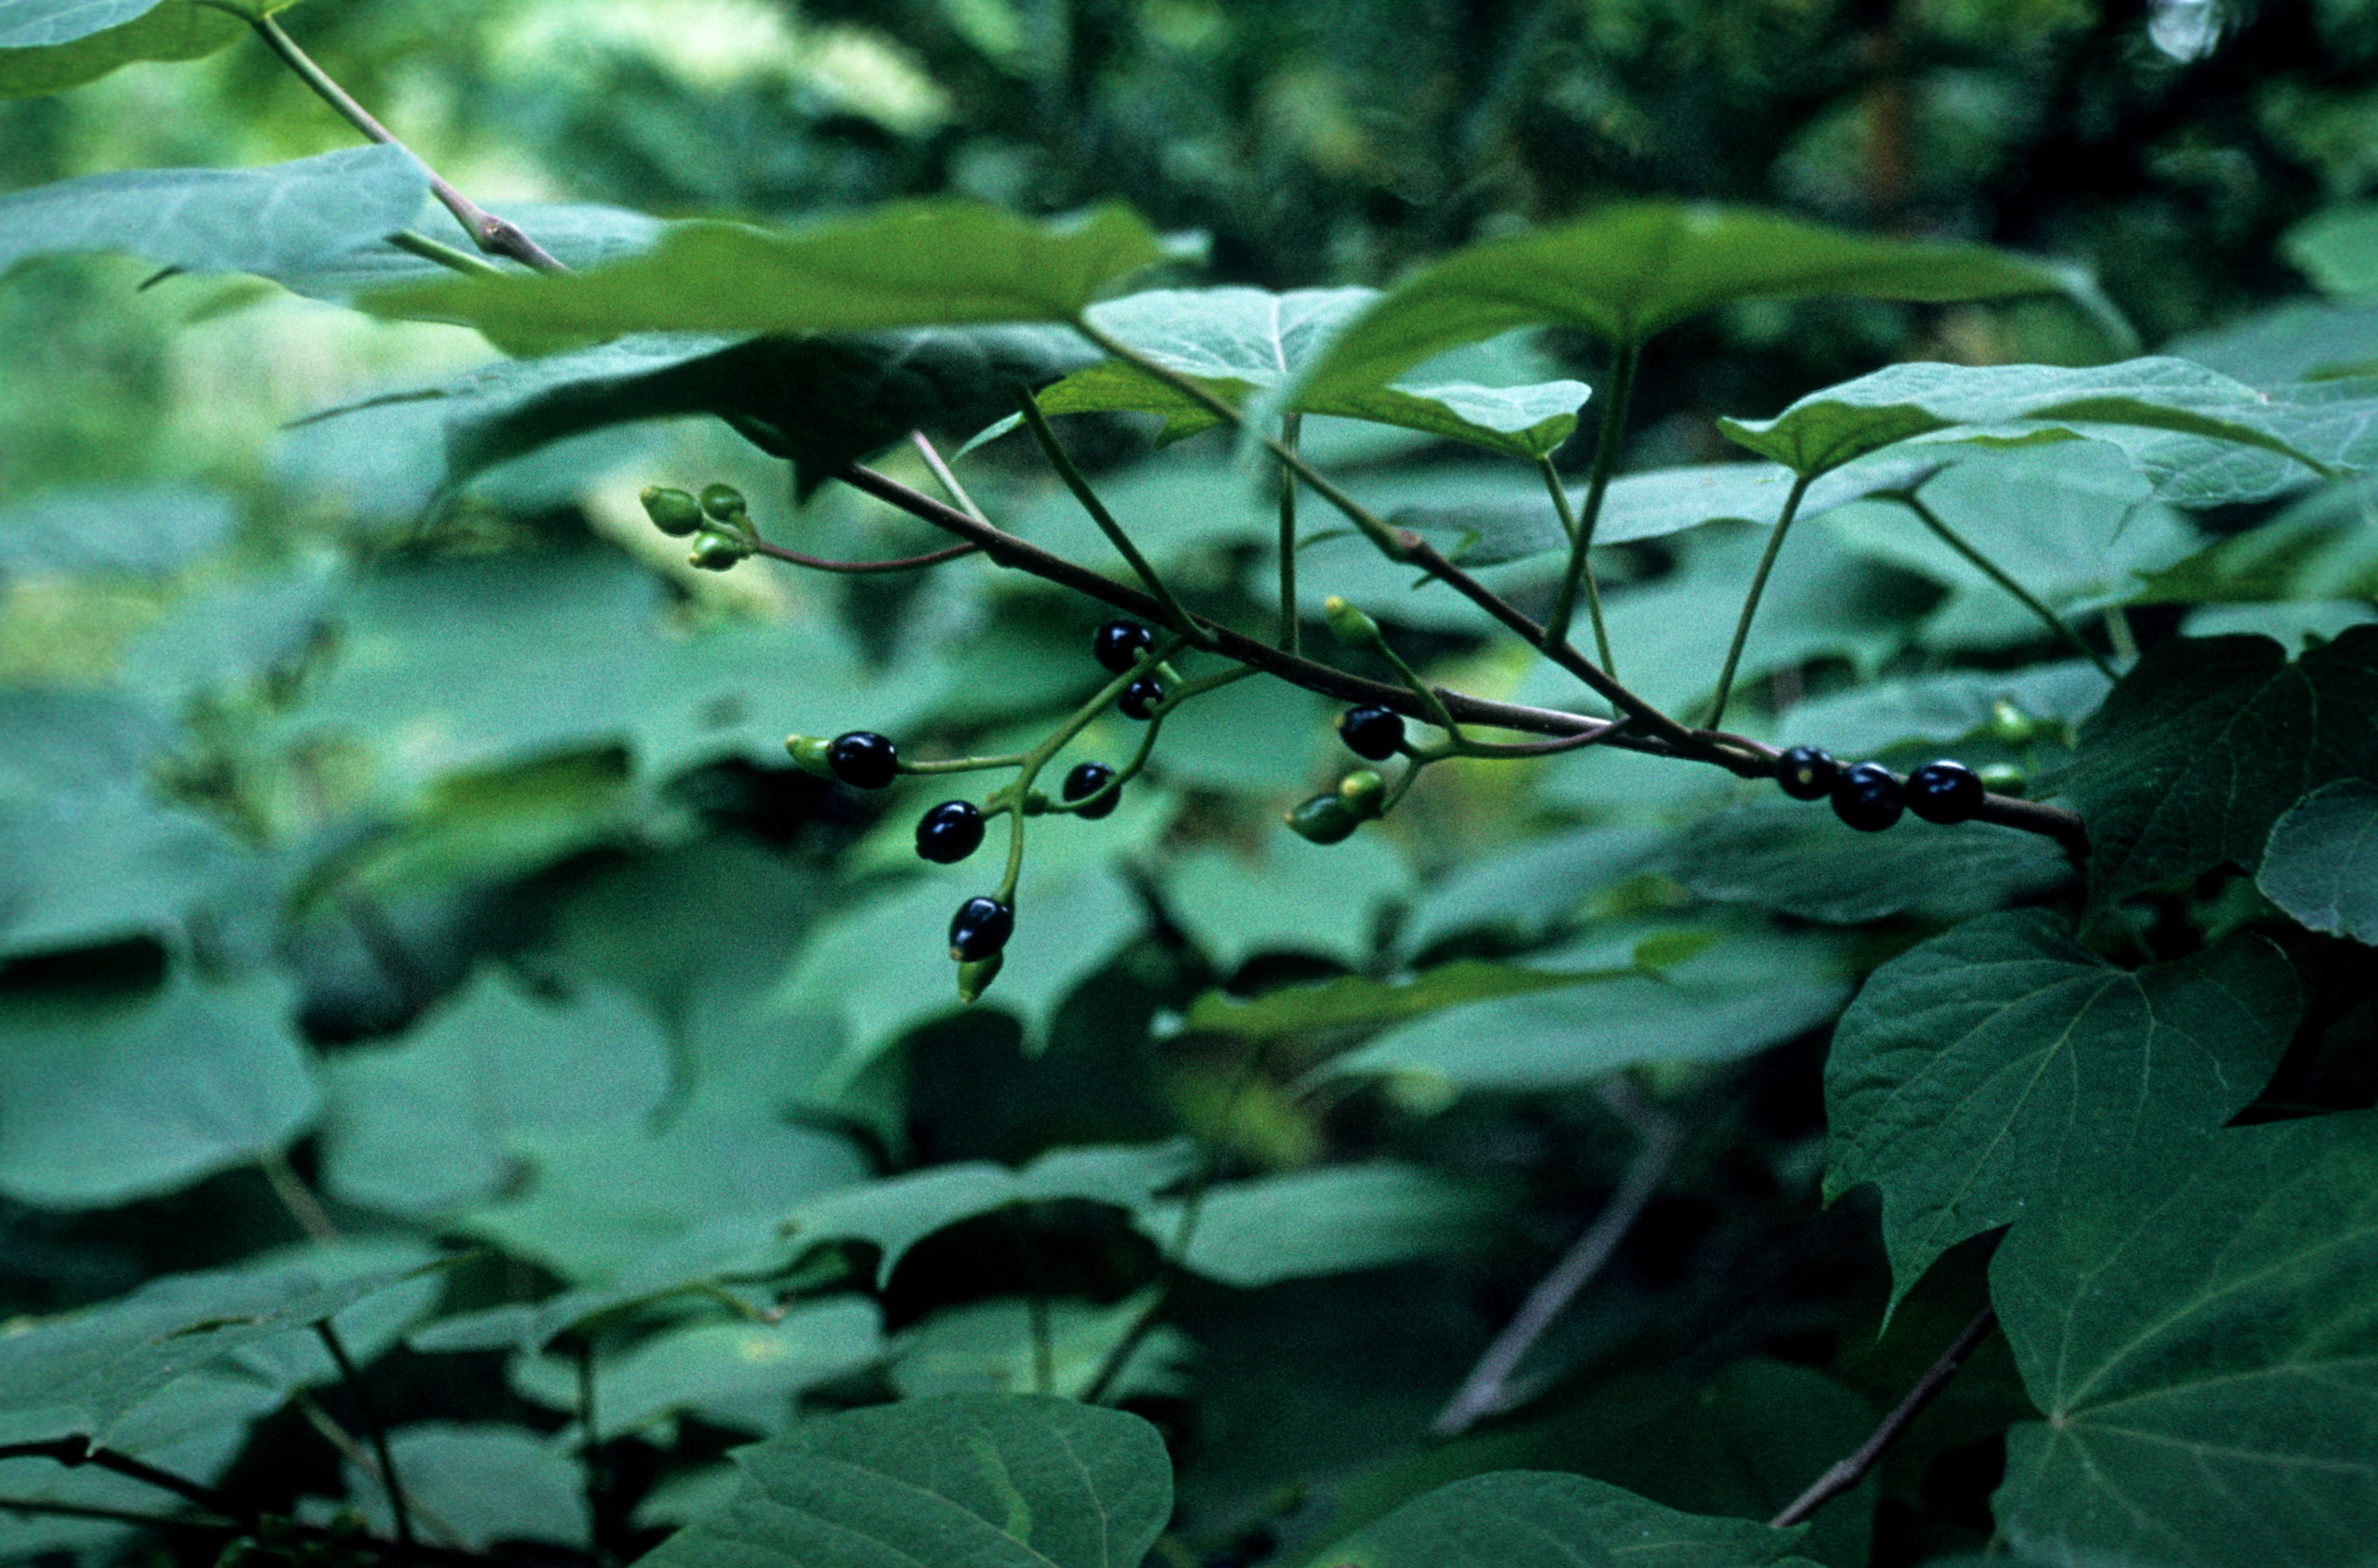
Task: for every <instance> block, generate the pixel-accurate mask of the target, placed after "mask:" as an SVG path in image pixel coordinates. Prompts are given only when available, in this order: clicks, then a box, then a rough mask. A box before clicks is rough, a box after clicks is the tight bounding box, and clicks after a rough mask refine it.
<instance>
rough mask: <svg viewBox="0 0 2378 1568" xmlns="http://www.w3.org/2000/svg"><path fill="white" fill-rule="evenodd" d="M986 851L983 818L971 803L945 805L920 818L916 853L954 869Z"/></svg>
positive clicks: (918, 819) (937, 863) (945, 802)
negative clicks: (967, 858) (971, 857)
mask: <svg viewBox="0 0 2378 1568" xmlns="http://www.w3.org/2000/svg"><path fill="white" fill-rule="evenodd" d="M982 847H983V814H982V812H980V811H979V810H977V809H976V808H975V806H974V803H973V802H972V801H944V802H942V803H941V804H939V805H937V806H935V807H934V808H933V809H932V810H931V811H928V812H926V813H925V814H924V815H923V816H922V817H918V818H917V853H918V854H919V855H921V856H924V857H925V858H926V859H928V860H930V861H932V862H933V863H934V865H936V866H955V865H956V864H958V862H960V860H963V859H965V858H966V857H967V856H970V855H972V854H973V853H974V852H975V851H976V850H978V849H980V848H982Z"/></svg>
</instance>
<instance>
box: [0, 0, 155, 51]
mask: <svg viewBox="0 0 2378 1568" xmlns="http://www.w3.org/2000/svg"><path fill="white" fill-rule="evenodd" d="M156 7H157V0H0V49H41V48H49V47H53V46H57V45H59V44H72V42H74V40H75V39H77V38H85V37H88V36H89V35H90V34H92V33H98V32H101V31H103V30H105V29H107V28H111V27H121V26H122V25H124V23H125V22H128V21H130V20H133V19H134V18H136V17H137V16H139V15H140V14H141V13H143V12H145V11H151V10H154V9H156Z"/></svg>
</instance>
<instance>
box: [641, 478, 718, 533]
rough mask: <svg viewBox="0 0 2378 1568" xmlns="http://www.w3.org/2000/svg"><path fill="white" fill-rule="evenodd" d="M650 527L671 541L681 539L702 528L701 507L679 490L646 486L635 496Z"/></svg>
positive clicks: (662, 486)
mask: <svg viewBox="0 0 2378 1568" xmlns="http://www.w3.org/2000/svg"><path fill="white" fill-rule="evenodd" d="M636 499H637V500H638V501H641V502H643V503H644V515H645V516H647V517H649V518H651V519H652V526H653V527H654V528H657V529H660V531H661V532H662V533H665V534H667V535H668V536H669V537H670V538H672V539H683V538H685V537H686V535H687V534H690V533H692V532H693V531H694V530H695V529H699V528H700V527H701V526H702V505H701V503H700V502H699V501H696V500H695V499H694V498H693V497H692V496H690V495H688V494H686V492H685V491H684V490H671V489H669V488H668V487H667V486H665V485H647V486H645V487H644V490H643V491H642V492H641V493H639V494H638V495H637V496H636Z"/></svg>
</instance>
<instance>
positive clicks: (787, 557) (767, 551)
mask: <svg viewBox="0 0 2378 1568" xmlns="http://www.w3.org/2000/svg"><path fill="white" fill-rule="evenodd" d="M977 548H979V546H976V545H973V544H953V545H951V546H950V547H949V548H948V549H947V550H935V551H934V552H933V553H931V554H930V555H904V556H902V557H901V558H900V559H898V560H896V561H830V560H827V559H826V558H825V557H823V556H822V555H803V554H802V553H801V552H800V551H798V550H788V549H786V548H784V546H782V545H780V544H771V543H769V542H767V541H766V540H764V539H762V538H760V537H759V536H758V535H757V534H756V533H755V534H753V535H752V538H751V553H752V554H753V555H765V556H766V557H768V559H770V560H772V561H784V562H787V563H789V564H790V565H792V566H796V567H806V568H809V569H810V570H811V571H831V572H840V573H843V574H844V575H845V576H856V575H858V574H860V573H864V572H877V571H914V570H916V569H917V568H920V567H937V566H939V565H940V564H941V563H942V562H944V561H954V560H956V559H958V558H959V557H960V555H973V553H974V552H975V550H976V549H977Z"/></svg>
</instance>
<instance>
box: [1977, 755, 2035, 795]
mask: <svg viewBox="0 0 2378 1568" xmlns="http://www.w3.org/2000/svg"><path fill="white" fill-rule="evenodd" d="M1979 772H1980V774H1981V787H1982V788H1983V789H1985V790H1987V791H1990V792H1991V793H1992V794H1993V795H2015V796H2018V797H2019V796H2022V795H2024V794H2026V793H2028V792H2030V790H2031V787H2032V781H2031V780H2030V779H2029V778H2027V777H2024V776H2023V770H2022V769H2021V768H2019V767H2017V766H2016V765H2015V764H2013V763H1992V764H1990V765H1989V766H1988V767H1985V768H1982V769H1980V770H1979Z"/></svg>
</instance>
